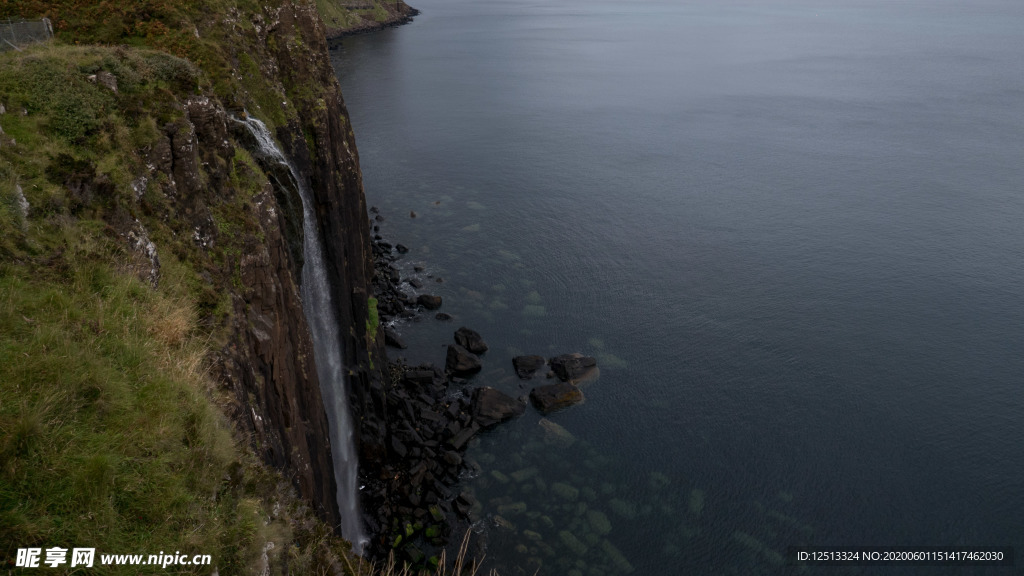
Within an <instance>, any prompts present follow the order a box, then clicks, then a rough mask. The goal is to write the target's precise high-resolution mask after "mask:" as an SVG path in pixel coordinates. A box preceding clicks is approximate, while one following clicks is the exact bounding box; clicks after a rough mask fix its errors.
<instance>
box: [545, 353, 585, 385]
mask: <svg viewBox="0 0 1024 576" xmlns="http://www.w3.org/2000/svg"><path fill="white" fill-rule="evenodd" d="M550 363H551V370H553V371H554V373H555V375H556V376H558V378H559V379H560V380H561V381H563V382H572V383H576V382H579V381H581V380H584V379H586V378H587V377H589V376H591V374H592V373H593V372H594V371H595V369H596V368H597V359H596V358H594V357H593V356H584V355H583V354H578V353H577V354H562V355H561V356H555V357H554V358H552V359H551V360H550Z"/></svg>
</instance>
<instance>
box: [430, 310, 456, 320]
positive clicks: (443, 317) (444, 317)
mask: <svg viewBox="0 0 1024 576" xmlns="http://www.w3.org/2000/svg"><path fill="white" fill-rule="evenodd" d="M434 318H437V319H438V320H441V321H448V320H451V319H452V315H451V314H448V313H447V312H438V313H437V314H435V315H434Z"/></svg>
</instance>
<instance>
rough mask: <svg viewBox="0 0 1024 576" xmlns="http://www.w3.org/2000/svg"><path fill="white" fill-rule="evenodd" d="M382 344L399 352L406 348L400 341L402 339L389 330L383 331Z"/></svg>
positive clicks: (403, 342) (403, 341) (402, 341)
mask: <svg viewBox="0 0 1024 576" xmlns="http://www.w3.org/2000/svg"><path fill="white" fill-rule="evenodd" d="M384 343H385V344H387V345H388V346H393V347H395V348H398V349H400V350H405V349H406V348H408V346H406V344H405V340H402V337H401V336H399V335H398V334H397V333H395V331H394V330H392V329H391V328H385V329H384Z"/></svg>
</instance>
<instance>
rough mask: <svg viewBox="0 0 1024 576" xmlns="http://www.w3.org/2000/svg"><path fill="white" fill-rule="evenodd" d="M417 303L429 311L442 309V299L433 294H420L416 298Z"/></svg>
mask: <svg viewBox="0 0 1024 576" xmlns="http://www.w3.org/2000/svg"><path fill="white" fill-rule="evenodd" d="M416 303H417V304H419V305H420V306H423V307H424V308H426V309H427V310H437V309H438V308H440V307H441V297H440V296H434V295H432V294H420V295H419V296H418V297H417V298H416Z"/></svg>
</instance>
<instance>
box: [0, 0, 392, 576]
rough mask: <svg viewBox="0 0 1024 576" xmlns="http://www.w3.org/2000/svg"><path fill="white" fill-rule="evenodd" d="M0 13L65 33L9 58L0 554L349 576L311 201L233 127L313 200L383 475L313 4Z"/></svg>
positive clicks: (356, 200) (378, 355)
mask: <svg viewBox="0 0 1024 576" xmlns="http://www.w3.org/2000/svg"><path fill="white" fill-rule="evenodd" d="M14 10H17V12H16V13H15V12H13V11H14ZM0 12H2V13H0V16H3V17H27V18H35V17H47V18H49V19H50V20H51V21H52V22H53V23H54V27H55V29H56V40H55V42H53V43H49V44H45V45H40V46H34V47H30V48H26V49H24V50H23V51H11V52H7V53H4V54H2V55H0V223H2V225H3V231H4V234H3V238H2V239H0V293H2V295H3V300H4V302H5V305H4V306H3V311H2V313H0V324H2V330H0V333H2V334H3V336H2V340H3V341H2V343H0V344H2V345H0V356H2V358H0V365H2V366H3V367H4V368H3V373H2V374H0V380H2V382H3V384H2V387H0V394H2V396H0V400H2V402H0V428H2V429H3V430H4V432H5V435H4V441H3V444H2V445H0V460H2V467H0V486H2V489H0V492H2V493H3V494H4V495H5V496H4V497H3V498H2V499H0V517H2V521H0V526H3V528H2V529H0V535H2V536H3V541H4V542H5V543H6V544H5V548H4V549H3V550H2V554H3V558H4V559H5V560H8V559H13V558H15V552H16V549H18V548H22V547H24V546H33V545H35V546H42V547H49V546H64V547H71V546H80V545H84V544H87V543H89V542H92V543H93V545H95V546H97V547H98V548H101V549H103V550H104V551H106V552H110V553H131V552H136V551H137V552H149V550H139V549H138V548H139V547H140V546H141V547H145V546H146V545H151V546H152V547H153V548H154V550H152V552H154V553H155V552H156V548H159V549H163V550H167V549H173V548H175V546H176V545H177V546H179V547H180V548H181V549H182V550H185V549H192V550H196V551H197V552H203V553H207V552H205V549H209V550H212V553H211V554H212V556H213V558H214V560H215V561H216V567H217V570H219V572H220V573H222V574H225V573H233V572H237V573H244V572H248V571H252V570H253V569H254V566H255V569H256V570H258V571H262V569H263V568H267V567H274V566H277V567H278V568H274V569H273V570H272V571H273V572H277V571H280V570H284V571H287V568H286V567H287V566H288V565H289V562H290V563H291V565H292V570H295V569H296V566H299V565H302V563H303V562H307V563H309V562H312V561H313V560H312V559H313V558H314V557H315V558H319V559H320V561H321V562H325V563H327V564H329V565H334V568H337V566H336V562H337V561H338V559H339V558H342V556H343V554H342V553H341V552H338V551H337V550H335V551H333V552H332V551H328V550H326V548H329V547H330V546H331V545H327V544H324V542H327V541H329V540H330V539H329V538H328V540H324V538H326V537H327V535H325V534H324V533H323V528H317V526H318V525H320V524H318V522H323V523H325V524H323V525H322V526H329V527H337V526H338V525H339V520H340V517H339V510H338V506H337V502H336V499H335V494H336V491H337V482H336V479H335V475H334V471H333V468H332V462H331V450H332V446H331V445H330V441H329V434H328V430H327V426H328V424H327V418H326V415H325V409H324V404H323V399H322V398H321V393H320V383H319V382H318V379H317V371H316V367H315V363H314V359H313V355H312V343H311V339H310V330H309V326H308V324H307V321H306V318H305V316H304V315H303V312H302V306H301V298H300V293H299V286H300V284H301V281H300V278H301V275H300V274H301V269H302V266H303V260H302V259H303V254H302V243H303V238H302V235H303V228H302V210H301V201H300V198H299V197H298V193H297V191H296V188H295V185H294V184H295V183H294V182H290V181H289V179H288V175H287V174H285V173H284V172H282V171H281V170H280V167H275V166H274V165H273V163H267V162H266V161H264V159H261V158H260V157H259V154H258V151H257V150H256V149H255V147H254V143H253V142H252V141H251V135H250V134H248V132H247V131H246V130H245V129H244V126H243V125H242V123H243V122H244V121H245V120H246V119H247V118H249V117H255V118H259V119H260V120H261V121H262V122H263V123H265V124H266V126H267V127H268V128H269V129H270V131H271V132H272V133H273V135H274V137H275V138H276V141H277V143H278V144H279V146H280V147H281V148H282V149H283V151H284V153H285V154H286V156H287V157H288V158H289V159H290V160H291V161H292V163H293V165H294V166H295V168H296V173H297V174H296V176H297V177H298V178H300V179H303V180H304V181H305V183H306V184H308V185H309V188H310V190H311V191H312V192H313V195H314V196H315V202H314V204H315V207H316V210H315V217H316V219H317V221H318V227H319V231H320V233H321V234H322V242H323V245H324V256H325V259H326V261H327V270H328V276H329V285H330V287H331V291H332V292H333V301H334V303H335V305H336V308H337V310H336V313H337V316H338V322H339V324H340V325H341V327H342V330H341V333H342V349H343V350H342V352H343V359H344V364H345V366H346V369H347V373H348V378H349V382H348V383H347V384H348V387H347V390H348V392H349V395H350V401H351V405H352V407H353V410H354V412H355V414H358V418H357V419H356V421H357V423H358V428H357V430H356V440H357V446H358V448H359V451H360V453H361V454H362V456H363V457H364V458H365V459H366V461H367V462H370V463H372V462H373V461H374V459H380V458H382V457H383V455H384V452H385V450H384V446H385V444H384V434H385V432H384V430H383V429H382V427H383V424H382V417H383V414H384V411H383V397H382V392H381V390H382V386H381V384H380V383H381V382H382V381H384V379H385V375H384V374H383V373H382V371H383V370H386V362H385V361H384V357H383V348H382V346H383V342H382V341H381V339H379V338H377V337H376V333H375V331H373V332H371V333H369V334H368V331H367V327H368V325H369V324H368V320H369V318H370V315H371V306H372V301H371V300H370V298H369V285H370V280H371V276H372V274H373V265H372V262H371V256H370V249H369V244H368V243H369V225H368V221H367V218H366V205H365V201H364V199H363V193H362V182H361V176H360V172H359V161H358V155H357V153H356V149H355V142H354V139H353V134H352V130H351V126H350V123H349V121H348V116H347V112H346V111H345V106H344V102H343V100H342V96H341V91H340V89H339V87H338V84H337V81H336V79H335V77H334V73H333V70H332V68H331V66H330V62H329V60H328V55H327V44H326V39H325V38H326V36H327V30H326V29H325V28H324V25H323V23H322V21H321V19H320V17H319V15H318V12H317V6H316V3H314V2H313V1H312V0H310V1H302V0H271V1H269V2H264V3H260V4H259V5H255V4H252V3H249V2H245V1H242V0H237V1H233V0H224V1H215V2H207V3H202V5H200V3H167V2H147V3H132V4H130V5H125V4H124V3H113V2H99V3H85V2H78V1H75V0H63V1H53V2H42V1H29V2H20V3H15V5H14V6H13V7H12V5H11V4H6V5H4V6H3V7H0ZM41 295H47V297H46V298H42V296H41ZM41 298H42V299H41ZM27 391H31V392H27ZM221 415H224V416H226V418H227V419H226V420H225V418H224V416H221ZM247 454H255V455H256V456H258V458H257V459H253V458H250V457H249V456H247ZM268 467H269V468H268ZM161 478H163V479H165V480H160V479H161ZM275 478H277V479H280V478H284V479H285V481H284V482H283V483H281V482H278V481H276V480H275ZM172 485H173V486H172ZM172 488H173V489H172ZM84 493H89V494H93V493H95V494H99V496H97V497H95V498H94V497H91V496H90V497H85V496H82V494H84ZM293 495H297V496H298V498H294V497H293ZM160 496H166V498H167V501H161V502H160V503H159V504H158V503H157V502H156V500H157V499H159V497H160ZM69 502H70V503H69ZM303 503H308V506H309V507H310V509H311V511H312V514H311V515H309V514H306V513H305V512H303V509H304V506H305V504H303ZM254 515H255V516H254ZM313 516H315V517H316V518H313ZM259 518H263V520H262V521H259ZM316 519H319V520H316ZM254 520H255V522H254ZM154 526H159V527H160V528H159V530H156V529H154ZM275 541H276V542H277V543H278V546H277V548H276V552H275V551H272V550H275V548H274V546H273V545H272V544H273V542H275ZM288 542H291V543H292V544H289V545H286V546H281V544H283V543H288ZM267 543H270V546H269V547H267V546H268V544H267ZM293 544H294V546H293ZM300 544H301V546H300ZM118 547H123V549H120V550H119V549H117V548H118ZM204 547H205V549H204ZM8 548H9V549H8ZM293 548H294V549H293ZM295 550H298V551H299V552H296V551H295ZM229 551H231V552H230V553H229ZM218 557H219V560H218ZM281 567H285V568H281ZM268 569H270V568H268Z"/></svg>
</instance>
